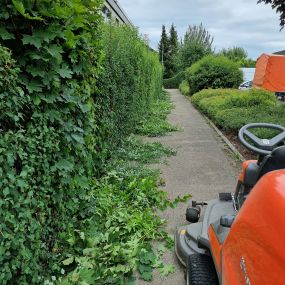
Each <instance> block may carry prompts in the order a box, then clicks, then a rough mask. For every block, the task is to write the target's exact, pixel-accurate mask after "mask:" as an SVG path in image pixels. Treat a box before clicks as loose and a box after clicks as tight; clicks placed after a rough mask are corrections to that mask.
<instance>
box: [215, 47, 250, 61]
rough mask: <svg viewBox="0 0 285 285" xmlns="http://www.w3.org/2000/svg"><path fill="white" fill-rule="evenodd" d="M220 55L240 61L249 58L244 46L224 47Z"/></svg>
mask: <svg viewBox="0 0 285 285" xmlns="http://www.w3.org/2000/svg"><path fill="white" fill-rule="evenodd" d="M218 55H223V56H225V57H227V58H229V59H231V60H233V61H240V60H242V59H246V58H247V52H246V50H245V49H244V48H242V47H232V48H228V49H225V48H224V49H222V50H221V51H220V52H219V53H218Z"/></svg>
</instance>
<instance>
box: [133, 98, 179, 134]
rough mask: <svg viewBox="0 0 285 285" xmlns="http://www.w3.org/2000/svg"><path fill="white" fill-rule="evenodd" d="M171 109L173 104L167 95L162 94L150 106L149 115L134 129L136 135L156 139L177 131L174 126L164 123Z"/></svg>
mask: <svg viewBox="0 0 285 285" xmlns="http://www.w3.org/2000/svg"><path fill="white" fill-rule="evenodd" d="M172 109H173V103H172V102H171V100H170V97H169V95H168V94H167V93H163V95H162V97H161V98H160V99H158V100H157V101H156V102H155V103H154V104H153V106H152V108H151V112H150V115H149V116H148V117H147V118H146V119H145V120H143V121H142V122H141V123H140V124H139V126H138V127H137V129H136V134H139V135H144V136H149V137H158V136H164V135H165V134H167V133H169V132H174V131H178V130H179V128H178V126H174V125H172V124H170V123H169V122H167V121H166V118H167V115H168V114H170V112H171V110H172Z"/></svg>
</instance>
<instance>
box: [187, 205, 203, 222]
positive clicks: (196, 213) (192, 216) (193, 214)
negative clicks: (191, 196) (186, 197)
mask: <svg viewBox="0 0 285 285" xmlns="http://www.w3.org/2000/svg"><path fill="white" fill-rule="evenodd" d="M199 219H200V209H199V208H198V207H197V208H194V207H191V208H187V210H186V220H187V221H188V222H190V223H197V222H198V221H199Z"/></svg>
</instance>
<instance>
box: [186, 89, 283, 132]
mask: <svg viewBox="0 0 285 285" xmlns="http://www.w3.org/2000/svg"><path fill="white" fill-rule="evenodd" d="M192 103H193V104H194V106H196V107H197V108H198V109H199V110H200V111H201V112H202V113H204V114H206V115H207V116H208V117H209V118H210V119H212V120H213V121H214V122H215V123H216V124H217V125H218V126H220V127H221V128H223V129H226V130H229V131H234V132H237V131H238V130H239V129H240V128H241V127H242V126H243V125H245V124H248V123H257V122H264V123H275V124H281V125H285V119H284V118H285V116H284V115H285V106H284V105H283V104H278V103H277V101H276V97H275V95H274V94H273V93H271V92H268V91H265V90H255V89H251V90H248V91H239V90H230V89H227V90H222V89H216V90H213V89H212V90H210V89H209V90H202V91H200V92H198V93H196V94H194V95H193V96H192ZM260 134H265V135H267V132H263V133H260Z"/></svg>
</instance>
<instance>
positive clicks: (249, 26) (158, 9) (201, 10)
mask: <svg viewBox="0 0 285 285" xmlns="http://www.w3.org/2000/svg"><path fill="white" fill-rule="evenodd" d="M119 2H120V5H121V6H122V7H123V9H124V10H125V11H126V13H127V14H128V16H129V17H130V18H131V20H132V22H133V23H134V25H135V26H138V27H139V29H140V33H141V34H148V37H149V39H150V42H151V45H152V47H153V48H156V47H157V43H158V41H159V39H160V34H161V26H162V25H163V24H165V25H166V26H167V27H168V28H169V27H170V25H171V24H172V23H174V24H175V26H176V28H177V30H178V33H179V35H180V37H182V36H183V34H184V33H185V31H186V29H187V27H188V26H189V25H195V24H196V25H197V24H200V23H201V22H202V23H203V25H204V26H205V27H206V28H207V29H208V30H209V31H210V32H211V34H212V35H213V36H214V46H215V47H216V48H217V49H220V48H223V47H225V48H227V47H232V46H241V47H244V48H245V49H246V50H247V51H248V53H249V56H250V57H252V58H256V57H258V56H259V55H260V54H261V53H263V52H274V51H277V50H282V49H285V39H284V31H281V32H280V31H279V21H278V20H279V17H278V15H276V13H275V11H273V10H272V9H271V8H270V6H268V5H264V4H259V5H257V4H256V2H257V0H235V1H233V0H232V1H230V0H188V1H187V0H185V1H184V0H166V1H159V0H152V1H151V0H120V1H119ZM284 30H285V29H284Z"/></svg>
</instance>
